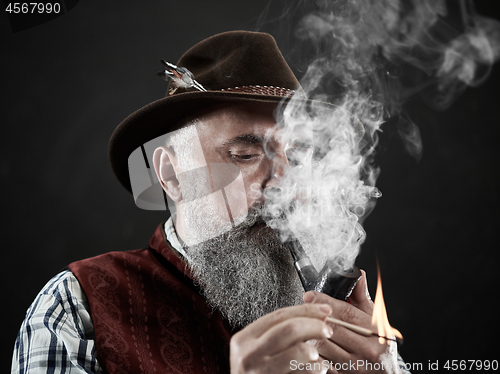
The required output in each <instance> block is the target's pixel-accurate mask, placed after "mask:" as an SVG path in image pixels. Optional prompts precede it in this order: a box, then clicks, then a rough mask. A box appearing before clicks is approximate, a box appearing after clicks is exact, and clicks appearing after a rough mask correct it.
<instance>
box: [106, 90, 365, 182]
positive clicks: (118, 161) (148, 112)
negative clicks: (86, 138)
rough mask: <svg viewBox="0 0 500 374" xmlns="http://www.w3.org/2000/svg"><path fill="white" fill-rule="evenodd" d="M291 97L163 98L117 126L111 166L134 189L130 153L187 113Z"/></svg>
mask: <svg viewBox="0 0 500 374" xmlns="http://www.w3.org/2000/svg"><path fill="white" fill-rule="evenodd" d="M290 100H291V97H282V96H274V95H262V94H251V93H245V92H230V91H206V92H201V91H191V92H185V93H179V94H177V95H172V96H167V97H164V98H162V99H160V100H157V101H155V102H152V103H151V104H148V105H146V106H144V107H142V108H141V109H139V110H137V111H136V112H134V113H132V114H131V115H130V116H128V117H127V118H125V119H124V120H123V121H122V122H121V123H120V124H119V125H118V126H117V128H116V129H115V131H114V132H113V134H112V136H111V138H110V140H109V147H108V152H109V153H108V155H109V161H110V163H111V168H112V170H113V172H114V174H115V176H116V177H117V178H118V180H119V181H120V183H121V184H122V185H123V187H125V188H126V189H127V190H128V191H129V192H132V187H131V184H130V177H129V170H128V157H129V156H130V154H131V153H132V152H133V151H134V150H136V149H137V148H138V147H140V146H141V145H143V144H144V143H147V142H148V141H150V140H152V139H155V138H157V137H159V136H162V135H164V134H166V133H168V132H171V131H174V130H177V129H178V128H179V122H181V121H182V119H184V118H185V117H186V116H191V115H195V114H196V113H197V112H198V111H199V110H201V109H203V108H206V107H208V106H211V105H215V104H220V103H231V102H232V103H235V102H261V103H274V104H276V105H277V104H279V103H287V102H288V101H290ZM294 100H297V98H295V99H294ZM299 100H300V101H301V102H305V103H306V104H309V105H318V104H319V105H320V106H322V107H325V108H329V109H332V110H334V109H337V108H338V107H336V106H335V105H333V104H329V103H325V102H318V101H315V100H310V99H306V98H299ZM355 126H356V127H357V128H356V131H357V133H358V134H359V135H360V136H361V137H362V136H363V131H364V129H363V126H362V125H361V124H357V125H355Z"/></svg>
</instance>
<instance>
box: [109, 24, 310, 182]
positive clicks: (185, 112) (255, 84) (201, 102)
mask: <svg viewBox="0 0 500 374" xmlns="http://www.w3.org/2000/svg"><path fill="white" fill-rule="evenodd" d="M177 67H179V68H185V69H188V70H189V72H191V73H192V77H193V78H194V80H195V81H196V82H197V84H198V88H197V87H194V86H189V85H187V86H186V85H183V84H182V81H180V80H172V79H171V80H170V82H169V85H168V87H167V93H166V96H165V97H164V98H162V99H160V100H157V101H155V102H153V103H151V104H148V105H146V106H144V107H143V108H141V109H139V110H138V111H136V112H134V113H132V114H131V115H130V116H128V117H127V118H126V119H125V120H123V121H122V122H121V123H120V124H119V125H118V127H117V128H116V129H115V131H114V132H113V134H112V136H111V139H110V142H109V159H110V162H111V167H112V169H113V171H114V173H115V175H116V177H117V178H118V180H119V181H120V182H121V184H122V185H123V186H124V187H125V188H126V189H127V190H128V191H131V183H130V178H129V170H128V157H129V155H130V154H131V153H132V152H133V151H134V150H136V149H137V148H138V147H140V146H141V145H142V144H144V143H146V142H148V141H150V140H151V139H154V138H156V137H159V136H161V135H163V134H166V133H168V132H171V131H174V130H177V129H178V127H179V122H180V121H182V119H184V118H186V117H187V116H192V115H193V114H194V113H196V112H197V111H198V110H200V109H202V108H205V107H207V106H210V105H214V104H219V103H224V102H228V103H229V102H242V101H252V102H263V103H276V104H278V103H279V102H280V101H282V100H289V99H290V98H291V97H292V96H293V95H294V94H296V93H297V90H298V89H300V84H299V82H298V80H297V78H295V76H294V74H293V72H292V70H291V69H290V67H289V66H288V64H287V63H286V61H285V59H284V57H283V55H282V54H281V52H280V50H279V49H278V46H277V44H276V41H275V40H274V38H273V37H272V36H271V35H269V34H266V33H260V32H250V31H230V32H225V33H222V34H218V35H214V36H212V37H210V38H208V39H205V40H203V41H201V42H199V43H198V44H196V45H194V46H193V47H192V48H191V49H189V50H188V51H187V52H186V53H185V54H184V55H183V56H182V57H181V58H180V59H179V61H178V62H177ZM188 76H191V75H189V74H188ZM179 82H180V83H181V84H179ZM199 86H202V88H204V89H205V90H206V91H202V90H200V88H199Z"/></svg>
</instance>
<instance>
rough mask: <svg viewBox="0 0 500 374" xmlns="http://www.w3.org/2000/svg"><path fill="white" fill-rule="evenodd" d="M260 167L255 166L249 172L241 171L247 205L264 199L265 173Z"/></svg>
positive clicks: (249, 205)
mask: <svg viewBox="0 0 500 374" xmlns="http://www.w3.org/2000/svg"><path fill="white" fill-rule="evenodd" d="M260 169H261V168H255V169H254V170H252V172H250V173H249V172H248V171H247V172H246V173H242V176H243V184H244V186H245V194H246V202H247V205H248V207H251V206H252V205H254V204H255V203H257V202H263V201H264V194H263V189H264V187H265V181H266V175H265V173H263V172H262V170H260Z"/></svg>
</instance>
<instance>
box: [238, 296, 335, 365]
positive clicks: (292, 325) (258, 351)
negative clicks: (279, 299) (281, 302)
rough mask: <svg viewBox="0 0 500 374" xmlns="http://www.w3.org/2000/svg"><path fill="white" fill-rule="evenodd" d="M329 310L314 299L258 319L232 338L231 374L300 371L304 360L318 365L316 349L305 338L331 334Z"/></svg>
mask: <svg viewBox="0 0 500 374" xmlns="http://www.w3.org/2000/svg"><path fill="white" fill-rule="evenodd" d="M331 312H332V310H331V307H330V306H328V305H323V304H320V303H319V302H318V301H317V300H316V301H315V303H314V304H305V305H298V306H293V307H288V308H282V309H279V310H276V311H275V312H273V313H269V314H267V315H265V316H263V317H261V318H259V319H258V320H256V321H255V322H253V323H251V324H250V325H248V326H247V327H246V328H244V329H243V330H241V331H240V332H238V333H237V334H235V335H234V336H233V337H232V339H231V345H230V364H231V373H233V374H236V373H237V374H240V373H247V372H251V373H289V372H293V373H300V372H302V371H301V370H298V369H299V368H304V369H305V368H306V364H307V363H311V364H314V363H317V364H316V367H319V366H320V365H319V362H320V361H321V358H320V357H319V354H318V351H317V349H316V348H315V347H313V345H311V344H308V343H306V341H308V340H311V339H315V340H319V341H321V340H325V339H328V338H329V337H330V336H331V335H332V332H333V329H332V327H331V326H329V325H328V324H326V323H325V318H326V317H327V316H329V315H330V314H331ZM307 372H309V373H313V372H314V371H307ZM316 372H319V371H316Z"/></svg>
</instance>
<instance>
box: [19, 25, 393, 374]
mask: <svg viewBox="0 0 500 374" xmlns="http://www.w3.org/2000/svg"><path fill="white" fill-rule="evenodd" d="M169 66H170V70H169V73H170V74H171V75H172V76H173V78H174V79H172V80H171V82H170V84H169V88H168V92H167V96H166V97H165V98H163V99H161V100H158V101H156V102H154V103H152V104H150V105H148V106H146V107H144V108H142V109H140V110H139V111H137V112H135V113H134V114H132V115H131V116H129V117H128V118H127V119H125V120H124V121H123V122H122V123H121V124H120V125H119V126H118V128H117V129H116V130H115V132H114V133H113V136H112V138H111V141H110V160H111V164H112V167H113V170H114V171H115V174H116V176H117V178H118V179H119V180H120V182H121V183H122V184H123V185H124V187H125V188H127V189H128V190H129V191H132V189H133V186H132V184H131V179H130V178H132V175H130V176H129V166H130V164H129V162H130V160H129V156H130V155H131V154H132V153H133V152H134V151H136V150H142V151H143V153H144V155H146V152H145V151H144V148H141V147H142V145H143V144H145V143H148V142H150V141H151V140H153V139H156V138H158V137H160V136H162V135H163V134H166V133H168V136H167V140H166V141H165V142H163V143H162V144H161V145H159V146H157V147H155V149H154V152H153V154H152V157H149V160H148V159H146V163H147V164H148V166H153V167H154V170H155V172H156V178H157V180H158V183H159V185H160V186H161V188H162V190H163V191H164V194H165V197H166V198H168V201H169V203H168V205H169V207H170V210H171V213H172V216H171V217H170V218H169V220H168V221H167V222H165V223H164V224H161V225H160V226H159V227H158V228H157V230H156V232H155V233H154V235H153V237H152V238H151V241H150V245H149V248H146V249H141V250H134V251H126V252H110V253H107V254H104V255H101V256H97V257H95V258H90V259H86V260H82V261H77V262H75V263H72V264H70V265H69V270H66V271H64V272H62V273H60V274H58V275H57V276H56V277H54V278H53V279H52V280H51V281H50V282H49V283H48V284H47V285H46V286H45V288H44V289H43V290H42V291H41V292H40V294H39V295H38V297H37V298H36V300H35V302H34V303H33V304H32V306H31V307H30V309H29V310H28V312H27V315H26V319H25V321H24V322H23V325H22V327H21V330H20V333H19V335H18V339H17V341H16V346H15V352H14V360H13V371H14V372H23V373H24V372H33V373H35V372H37V373H38V372H40V373H42V372H43V373H45V372H66V373H79V372H87V373H88V372H93V373H94V372H95V373H101V372H109V373H143V372H144V373H153V372H158V373H159V372H172V373H198V372H200V373H201V372H203V373H205V372H207V373H215V372H229V371H231V372H232V373H245V372H255V373H260V372H265V373H286V372H295V371H297V372H302V371H303V372H320V371H325V370H329V372H333V373H336V372H351V371H359V372H370V371H378V372H399V368H398V355H397V352H396V350H395V347H394V345H392V346H388V345H385V344H380V343H379V342H378V339H377V338H374V337H372V338H367V337H364V336H360V335H358V334H356V333H354V332H352V331H349V330H347V329H344V328H342V327H336V326H333V325H330V324H328V323H326V321H325V320H326V317H327V316H329V315H332V316H334V317H336V318H339V319H342V320H344V321H348V322H351V323H354V324H357V325H360V326H365V327H370V323H371V313H372V302H371V300H370V298H369V296H368V293H367V288H366V278H365V276H364V274H363V277H362V278H361V280H360V281H359V282H358V284H357V286H356V288H355V289H354V291H353V293H352V295H351V297H350V300H349V301H350V302H349V303H347V302H344V301H340V300H336V299H333V298H331V297H329V296H327V295H324V294H321V293H317V292H307V293H305V294H304V290H303V288H302V285H301V283H300V281H299V279H298V276H297V274H296V271H295V270H294V266H293V261H292V259H291V256H290V253H289V252H288V250H287V249H286V248H285V247H284V246H283V244H282V243H281V241H280V240H279V238H278V237H277V235H276V233H275V232H274V231H273V230H272V229H271V228H269V227H268V226H267V225H266V223H265V221H264V220H263V219H262V214H261V209H262V207H263V206H264V205H265V203H266V199H265V193H264V191H266V189H268V188H270V187H276V186H278V185H279V181H280V180H281V178H282V177H283V176H284V174H285V173H286V172H287V170H288V168H289V165H288V160H287V155H286V149H285V145H284V144H282V143H281V142H280V138H279V136H278V132H279V129H277V128H276V120H275V116H274V115H275V112H276V110H277V108H278V107H279V105H280V103H282V102H286V101H287V100H289V99H290V97H292V96H293V95H294V94H297V93H296V90H298V89H299V84H298V81H297V80H296V78H295V77H294V75H293V73H292V72H291V70H290V68H289V67H288V65H287V64H286V62H285V61H284V59H283V57H282V55H281V53H280V52H279V50H278V48H277V46H276V43H275V42H274V39H273V38H272V37H271V36H270V35H268V34H262V33H251V32H243V31H241V32H228V33H223V34H219V35H216V36H213V37H211V38H209V39H206V40H204V41H202V42H200V43H198V44H197V45H195V46H194V47H193V48H191V49H190V50H189V51H188V52H186V53H185V54H184V56H183V57H182V58H181V59H180V60H179V62H178V63H177V66H179V68H176V67H175V66H174V67H172V65H169ZM186 69H188V70H186ZM304 100H306V99H304ZM146 156H147V155H146ZM132 173H133V171H132V170H130V174H132ZM160 191H161V190H160ZM335 364H337V365H335Z"/></svg>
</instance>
